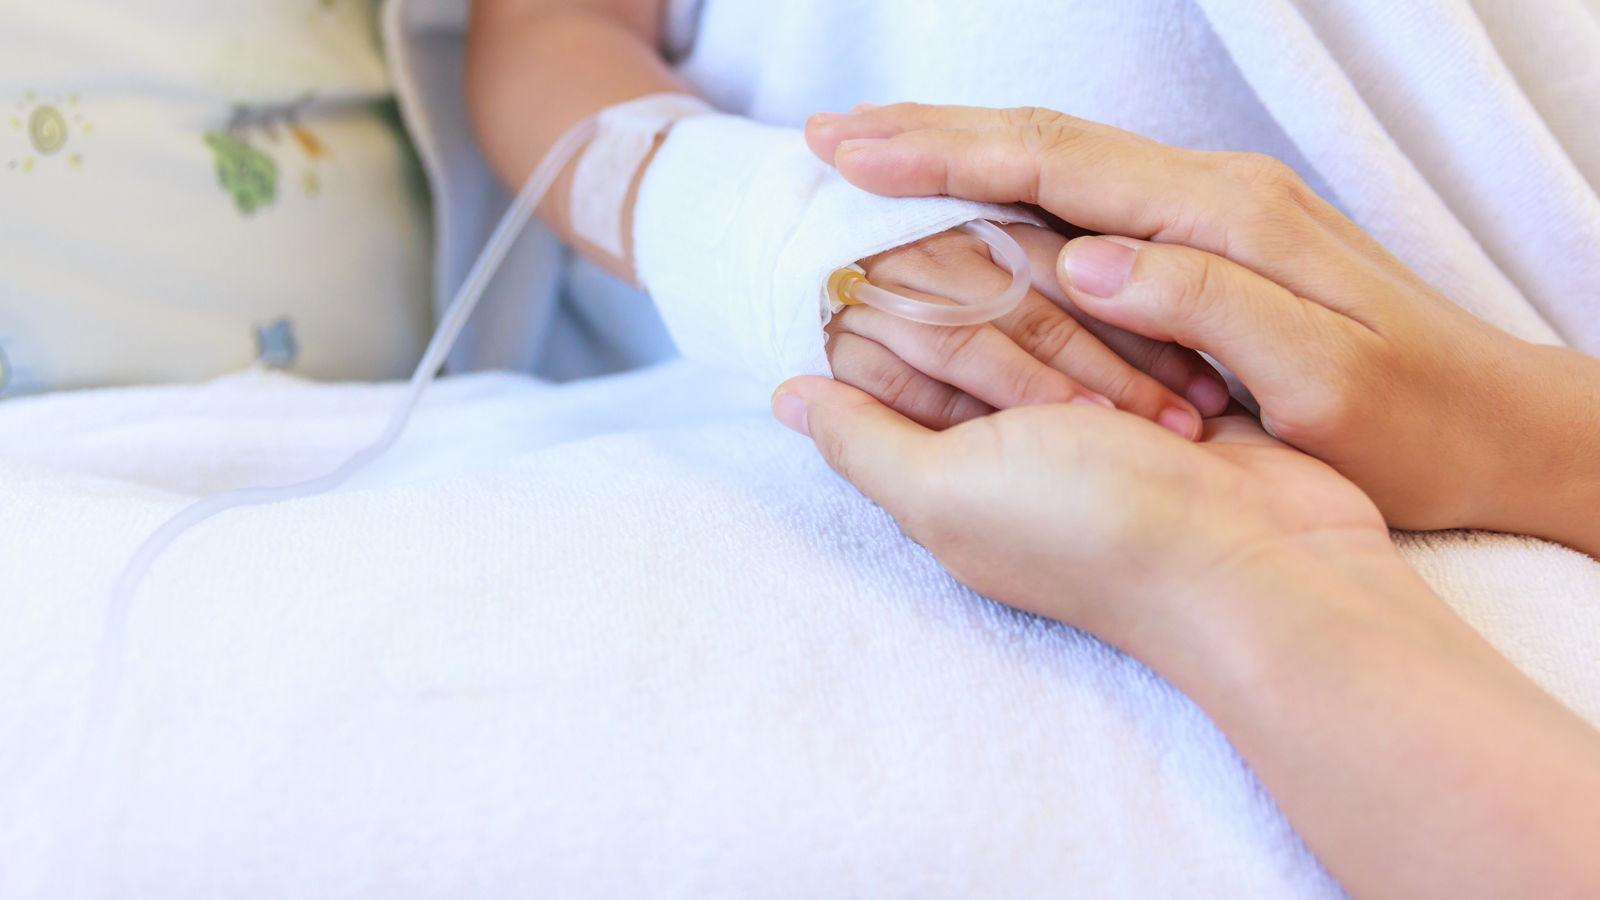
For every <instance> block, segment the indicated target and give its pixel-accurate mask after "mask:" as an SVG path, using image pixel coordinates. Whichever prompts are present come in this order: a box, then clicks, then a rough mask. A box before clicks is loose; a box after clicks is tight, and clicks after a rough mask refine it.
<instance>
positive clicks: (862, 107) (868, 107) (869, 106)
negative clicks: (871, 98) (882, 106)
mask: <svg viewBox="0 0 1600 900" xmlns="http://www.w3.org/2000/svg"><path fill="white" fill-rule="evenodd" d="M877 108H878V104H876V103H857V104H856V105H855V106H852V107H850V114H851V115H854V114H856V113H864V112H872V111H873V110H875V109H877Z"/></svg>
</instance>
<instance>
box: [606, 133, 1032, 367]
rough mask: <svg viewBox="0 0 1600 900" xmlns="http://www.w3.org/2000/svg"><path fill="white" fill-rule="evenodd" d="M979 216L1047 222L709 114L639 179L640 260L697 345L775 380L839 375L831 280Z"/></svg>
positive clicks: (689, 349)
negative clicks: (899, 191)
mask: <svg viewBox="0 0 1600 900" xmlns="http://www.w3.org/2000/svg"><path fill="white" fill-rule="evenodd" d="M973 219H988V220H990V221H993V222H997V223H1001V224H1005V223H1011V222H1026V223H1030V224H1034V225H1039V224H1042V222H1041V220H1040V219H1039V218H1038V217H1037V216H1035V215H1034V214H1033V213H1031V212H1029V211H1028V210H1026V209H1023V208H1021V207H1016V206H996V205H994V204H988V203H973V202H970V201H967V200H958V199H955V198H952V197H879V196H877V195H875V194H869V193H867V192H865V191H862V190H860V189H858V188H856V187H854V186H852V185H851V184H850V183H849V182H847V181H845V180H844V178H842V177H841V176H840V175H839V173H838V172H836V171H834V169H833V167H831V166H829V165H826V164H825V163H823V162H822V161H820V160H818V159H817V157H816V156H815V155H813V154H812V152H811V150H810V149H809V148H808V147H807V146H806V142H805V136H804V135H803V134H802V133H801V132H800V131H799V130H798V129H793V128H777V127H773V126H770V125H763V124H761V123H758V122H753V121H751V120H749V119H745V118H741V117H739V116H730V115H722V114H718V115H711V116H696V117H694V118H691V119H685V120H684V121H682V122H679V123H678V124H677V125H675V126H673V128H672V130H671V131H670V132H668V133H667V139H666V141H665V142H664V143H663V144H662V145H661V149H660V151H659V152H657V153H656V155H655V158H654V159H653V160H652V161H651V163H650V167H649V168H648V169H647V170H646V171H645V174H644V180H643V181H642V182H641V183H640V185H639V199H638V200H637V201H636V203H635V205H634V220H633V253H634V271H635V273H636V274H637V275H638V277H639V281H640V283H641V284H642V285H643V287H644V288H645V290H646V291H648V292H649V294H650V296H651V299H652V300H654V301H655V304H656V309H657V310H658V311H659V312H660V313H661V318H662V320H663V321H664V322H665V323H666V326H667V330H668V331H669V332H670V333H671V334H672V338H673V340H674V341H675V342H676V343H677V345H678V349H679V351H681V352H682V353H683V355H684V356H686V357H688V358H690V359H694V360H697V361H700V362H705V363H710V364H713V365H717V366H720V367H722V368H725V369H731V370H735V371H742V372H744V373H746V374H748V375H751V376H754V377H755V378H758V379H760V380H762V381H764V382H767V383H770V384H774V385H775V384H777V382H779V381H782V380H783V379H784V378H787V377H790V376H792V375H799V374H823V375H825V374H828V373H829V371H830V367H829V364H828V359H827V353H826V348H825V334H824V332H823V326H824V325H826V324H827V321H828V318H829V316H830V315H831V314H832V312H833V310H832V309H831V308H830V305H829V303H828V302H827V301H826V298H825V295H824V293H823V286H824V284H825V283H826V282H827V280H828V277H829V276H830V275H831V274H832V273H833V272H834V271H835V270H836V269H838V268H839V267H841V266H847V265H850V264H851V263H855V262H857V261H859V260H862V259H866V258H867V257H870V256H873V255H875V254H878V253H882V252H883V251H885V250H891V249H893V248H895V247H899V246H902V245H905V244H908V243H911V242H913V241H916V240H920V239H922V238H925V237H928V236H930V235H934V234H938V233H940V232H942V231H945V230H948V229H950V228H953V227H955V226H957V225H960V224H962V223H963V222H969V221H972V220H973Z"/></svg>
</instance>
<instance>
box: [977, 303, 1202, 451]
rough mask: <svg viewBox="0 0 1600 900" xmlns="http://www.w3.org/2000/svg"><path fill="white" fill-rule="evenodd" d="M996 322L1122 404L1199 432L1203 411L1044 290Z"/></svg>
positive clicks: (1187, 432)
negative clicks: (1104, 340) (1134, 362)
mask: <svg viewBox="0 0 1600 900" xmlns="http://www.w3.org/2000/svg"><path fill="white" fill-rule="evenodd" d="M994 326H995V328H996V329H998V330H999V331H1000V332H1001V333H1002V334H1004V335H1006V336H1007V337H1008V338H1010V340H1011V341H1012V342H1013V343H1015V344H1016V345H1017V346H1018V347H1021V348H1022V349H1023V350H1026V351H1027V352H1028V353H1029V354H1030V355H1032V356H1033V357H1034V358H1035V359H1038V360H1039V361H1041V362H1043V363H1044V364H1045V365H1047V366H1049V367H1050V368H1052V369H1054V370H1056V371H1058V372H1062V373H1064V374H1066V375H1067V376H1069V377H1071V378H1073V379H1074V380H1076V381H1077V382H1078V383H1079V384H1082V385H1084V386H1085V387H1087V388H1090V389H1091V390H1095V391H1098V392H1100V393H1101V394H1104V395H1105V396H1107V397H1109V398H1111V401H1112V402H1114V403H1115V404H1116V405H1117V408H1118V409H1123V410H1127V411H1128V412H1131V413H1133V414H1135V415H1138V416H1142V417H1144V418H1146V419H1149V420H1150V421H1152V422H1157V423H1159V424H1161V425H1162V426H1164V427H1166V428H1168V429H1169V430H1171V431H1174V432H1177V433H1178V434H1180V435H1182V436H1184V437H1188V438H1193V437H1195V436H1197V435H1198V434H1199V431H1200V415H1199V414H1198V411H1197V410H1196V408H1195V405H1194V404H1191V403H1190V402H1189V401H1188V400H1186V399H1184V398H1183V397H1181V396H1179V395H1178V394H1177V393H1175V392H1174V391H1172V390H1171V389H1170V388H1168V387H1167V386H1166V385H1164V384H1162V383H1161V382H1160V381H1157V380H1156V379H1155V378H1153V377H1152V376H1150V375H1147V374H1145V373H1144V372H1143V371H1141V370H1140V369H1139V368H1137V367H1136V366H1134V365H1132V364H1131V363H1129V362H1128V361H1127V360H1125V359H1123V358H1122V357H1121V356H1119V355H1118V354H1117V353H1116V351H1114V350H1112V349H1111V348H1110V347H1107V346H1106V345H1105V344H1103V343H1101V342H1100V339H1099V338H1097V337H1095V335H1094V334H1093V333H1092V332H1091V331H1089V329H1088V328H1085V327H1084V325H1083V323H1081V322H1079V321H1078V320H1077V319H1074V318H1073V317H1072V316H1070V315H1068V314H1067V313H1066V311H1065V310H1063V309H1061V308H1060V307H1059V306H1056V305H1055V304H1054V303H1051V302H1050V301H1049V300H1047V299H1045V298H1044V297H1043V296H1041V295H1039V294H1037V293H1035V292H1032V291H1030V292H1029V293H1028V296H1026V297H1024V298H1023V300H1022V303H1020V304H1018V306H1017V308H1016V309H1014V310H1012V311H1011V312H1009V313H1007V314H1006V315H1004V316H1002V317H1000V318H999V319H996V320H995V321H994Z"/></svg>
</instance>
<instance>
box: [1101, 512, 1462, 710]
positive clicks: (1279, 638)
mask: <svg viewBox="0 0 1600 900" xmlns="http://www.w3.org/2000/svg"><path fill="white" fill-rule="evenodd" d="M1172 610H1173V614H1172V616H1171V620H1170V622H1168V623H1165V624H1164V625H1162V626H1160V627H1151V628H1148V629H1145V630H1144V631H1142V632H1140V633H1139V634H1137V635H1135V636H1132V637H1131V638H1130V640H1129V641H1128V642H1127V646H1125V649H1127V650H1128V651H1129V652H1130V653H1132V654H1133V655H1134V656H1136V657H1138V658H1139V659H1141V660H1142V661H1144V662H1145V663H1146V664H1147V665H1149V666H1151V668H1153V669H1155V670H1156V671H1157V672H1159V673H1160V674H1161V675H1162V676H1163V677H1165V678H1166V679H1167V680H1169V681H1171V682H1172V683H1173V684H1174V685H1176V686H1177V687H1178V688H1179V689H1180V690H1182V691H1183V692H1184V693H1186V694H1188V695H1189V696H1190V697H1192V698H1193V699H1194V700H1195V701H1196V702H1198V703H1199V704H1200V705H1201V706H1202V707H1203V708H1206V709H1207V711H1208V712H1211V711H1212V709H1211V707H1212V706H1213V705H1214V704H1227V703H1231V702H1233V701H1234V700H1235V699H1236V698H1237V697H1238V696H1240V693H1241V692H1248V691H1251V690H1254V689H1256V686H1259V685H1260V684H1261V683H1262V682H1263V680H1264V679H1266V680H1270V679H1275V678H1278V677H1280V676H1281V675H1282V674H1283V673H1284V672H1285V671H1286V670H1287V669H1290V668H1293V667H1294V666H1295V665H1296V664H1297V660H1298V659H1299V658H1300V657H1301V655H1302V654H1304V653H1305V652H1307V651H1308V650H1309V649H1312V648H1318V647H1322V648H1326V647H1328V646H1330V640H1331V639H1333V638H1335V637H1339V638H1340V639H1345V638H1350V637H1351V636H1353V635H1357V634H1360V633H1363V632H1365V631H1368V630H1370V629H1374V628H1377V629H1381V630H1383V631H1385V632H1388V633H1395V632H1400V631H1405V632H1410V633H1411V635H1412V637H1413V638H1414V639H1416V640H1419V641H1429V640H1431V639H1432V638H1431V637H1430V634H1431V633H1434V632H1436V631H1438V630H1439V629H1443V630H1445V631H1449V630H1451V629H1452V628H1453V627H1455V626H1457V625H1460V622H1459V620H1458V619H1456V618H1455V616H1454V613H1452V612H1451V611H1450V610H1449V609H1448V608H1447V607H1446V606H1445V605H1444V603H1443V601H1441V600H1440V599H1439V598H1438V597H1437V595H1435V594H1434V593H1433V591H1432V590H1431V589H1430V588H1429V587H1428V586H1427V584H1426V583H1425V582H1423V581H1422V579H1421V578H1420V577H1419V576H1418V575H1417V574H1416V573H1415V572H1414V571H1413V570H1412V569H1411V568H1410V567H1409V566H1408V565H1407V564H1406V563H1405V561H1404V560H1403V559H1402V558H1401V557H1400V554H1399V553H1398V551H1396V550H1395V549H1394V547H1393V545H1392V544H1390V543H1389V542H1388V539H1387V535H1385V534H1383V533H1374V534H1371V535H1368V534H1364V533H1363V534H1360V535H1353V536H1352V535H1346V534H1331V535H1313V536H1306V537H1298V538H1294V539H1286V540H1284V541H1281V542H1275V543H1272V544H1265V545H1263V546H1262V547H1261V548H1260V549H1259V550H1257V551H1255V552H1253V553H1250V554H1247V555H1245V554H1241V555H1239V556H1237V557H1235V558H1234V559H1233V560H1231V561H1230V562H1229V564H1228V565H1227V566H1226V567H1225V568H1218V569H1217V570H1216V571H1215V572H1213V573H1212V574H1211V575H1210V576H1209V577H1207V578H1205V579H1203V580H1196V581H1195V582H1193V583H1192V584H1191V585H1190V586H1189V587H1188V588H1187V589H1186V590H1184V591H1182V592H1181V593H1180V595H1179V596H1178V597H1177V598H1175V602H1174V603H1173V605H1172ZM1461 627H1465V626H1461Z"/></svg>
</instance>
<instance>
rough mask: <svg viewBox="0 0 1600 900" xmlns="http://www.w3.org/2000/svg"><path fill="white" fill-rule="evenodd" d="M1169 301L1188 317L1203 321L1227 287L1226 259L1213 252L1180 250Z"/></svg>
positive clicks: (1173, 267) (1174, 263) (1173, 264)
mask: <svg viewBox="0 0 1600 900" xmlns="http://www.w3.org/2000/svg"><path fill="white" fill-rule="evenodd" d="M1164 288H1165V293H1166V295H1167V302H1168V303H1169V304H1170V305H1171V306H1172V308H1173V311H1174V312H1176V313H1177V314H1178V316H1179V317H1181V318H1183V319H1184V320H1186V321H1190V322H1195V321H1203V320H1204V319H1205V318H1206V317H1207V316H1208V315H1210V313H1211V310H1212V309H1213V308H1214V307H1215V305H1216V303H1217V301H1218V300H1220V299H1221V296H1220V295H1221V294H1222V293H1223V292H1224V291H1225V277H1224V275H1223V273H1222V261H1221V260H1220V259H1218V258H1217V257H1215V256H1212V255H1211V254H1209V253H1200V252H1193V253H1177V254H1174V255H1173V257H1172V261H1171V269H1170V270H1169V277H1168V279H1167V284H1165V285H1164Z"/></svg>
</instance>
